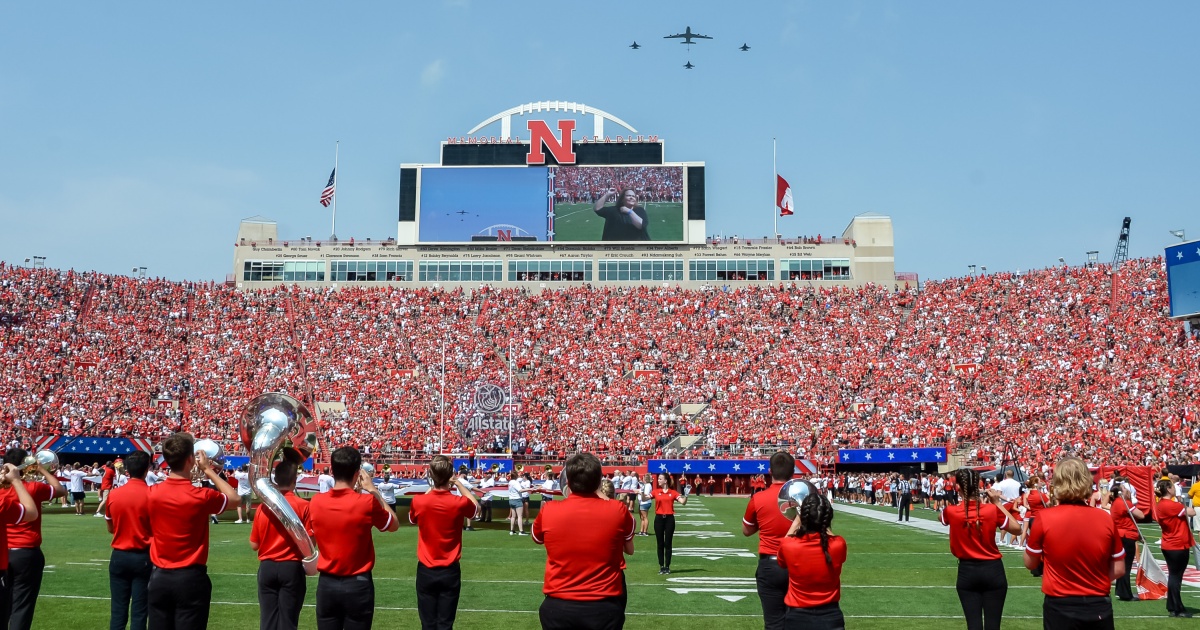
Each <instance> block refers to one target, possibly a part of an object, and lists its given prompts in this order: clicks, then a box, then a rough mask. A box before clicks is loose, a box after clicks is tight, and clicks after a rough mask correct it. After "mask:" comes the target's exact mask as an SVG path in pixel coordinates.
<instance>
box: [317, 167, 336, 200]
mask: <svg viewBox="0 0 1200 630" xmlns="http://www.w3.org/2000/svg"><path fill="white" fill-rule="evenodd" d="M335 181H337V169H336V168H335V169H333V171H331V172H330V173H329V183H328V184H325V190H322V191H321V205H322V206H325V207H326V208H328V207H329V204H331V203H333V183H334V182H335Z"/></svg>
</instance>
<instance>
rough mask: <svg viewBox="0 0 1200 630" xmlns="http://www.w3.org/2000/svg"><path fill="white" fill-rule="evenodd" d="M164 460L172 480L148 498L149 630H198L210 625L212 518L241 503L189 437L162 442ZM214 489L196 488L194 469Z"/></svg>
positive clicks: (158, 486) (175, 437) (171, 438)
mask: <svg viewBox="0 0 1200 630" xmlns="http://www.w3.org/2000/svg"><path fill="white" fill-rule="evenodd" d="M162 455H163V459H165V460H166V462H167V465H168V466H170V467H171V476H170V477H168V478H167V480H166V481H164V482H162V483H160V484H158V485H156V486H154V492H152V493H151V495H150V498H151V500H152V502H153V505H154V509H153V510H151V512H150V536H151V538H150V561H151V562H152V563H154V570H153V571H152V572H151V574H150V584H149V587H148V589H147V593H148V596H149V599H148V601H149V609H150V612H149V625H150V627H151V628H155V629H156V630H157V629H158V628H173V629H174V630H188V629H191V628H196V629H197V630H200V629H203V628H206V627H207V626H208V606H209V601H210V600H211V599H212V581H211V580H209V578H208V569H207V567H206V565H207V564H208V543H209V541H208V517H209V515H210V514H221V513H222V512H224V511H225V510H226V509H227V508H228V507H229V506H230V505H233V504H235V503H237V500H238V496H237V490H234V489H233V487H231V486H230V485H229V484H228V483H227V482H226V481H225V480H224V479H222V478H221V475H220V474H219V473H218V472H217V470H215V469H214V468H213V467H212V463H211V462H209V460H208V456H207V455H205V454H204V452H203V451H201V452H199V453H197V452H195V441H194V440H193V439H192V436H191V435H190V434H188V433H176V434H174V435H172V436H171V437H169V438H167V439H166V440H165V441H163V445H162ZM193 468H198V469H199V470H200V473H201V474H203V475H204V476H205V477H207V478H208V480H209V481H211V482H212V483H213V485H215V486H216V488H217V490H213V489H211V488H198V487H196V486H193V485H192V478H191V471H192V469H193Z"/></svg>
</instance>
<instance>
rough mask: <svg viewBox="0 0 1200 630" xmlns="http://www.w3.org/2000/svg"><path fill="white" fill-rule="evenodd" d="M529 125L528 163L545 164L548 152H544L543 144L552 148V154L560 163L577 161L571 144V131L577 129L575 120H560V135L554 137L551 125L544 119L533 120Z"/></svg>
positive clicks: (526, 158) (526, 159)
mask: <svg viewBox="0 0 1200 630" xmlns="http://www.w3.org/2000/svg"><path fill="white" fill-rule="evenodd" d="M527 126H528V127H529V154H528V155H526V156H525V163H526V164H545V163H546V154H545V153H542V145H543V144H545V145H546V148H547V149H550V153H551V155H553V156H554V159H555V160H557V161H558V163H559V164H574V163H575V148H574V147H573V146H572V145H571V132H572V131H574V130H575V121H574V120H570V119H567V120H560V121H558V133H559V135H560V137H558V138H556V137H554V133H553V132H551V131H550V126H549V125H547V124H546V121H544V120H531V121H529V122H528V123H527Z"/></svg>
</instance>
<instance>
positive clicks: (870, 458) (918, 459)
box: [838, 447, 946, 466]
mask: <svg viewBox="0 0 1200 630" xmlns="http://www.w3.org/2000/svg"><path fill="white" fill-rule="evenodd" d="M945 462H946V449H944V448H911V447H910V448H843V449H838V463H839V464H877V465H879V466H887V465H889V464H893V465H900V464H928V463H937V464H942V463H945Z"/></svg>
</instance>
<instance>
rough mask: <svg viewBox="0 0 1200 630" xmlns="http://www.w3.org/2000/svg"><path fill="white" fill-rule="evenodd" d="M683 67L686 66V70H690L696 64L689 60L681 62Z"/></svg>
mask: <svg viewBox="0 0 1200 630" xmlns="http://www.w3.org/2000/svg"><path fill="white" fill-rule="evenodd" d="M683 67H684V68H687V69H688V70H691V69H692V68H695V67H696V66H694V65H692V62H690V61H689V62H687V63H685V64H683Z"/></svg>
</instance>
